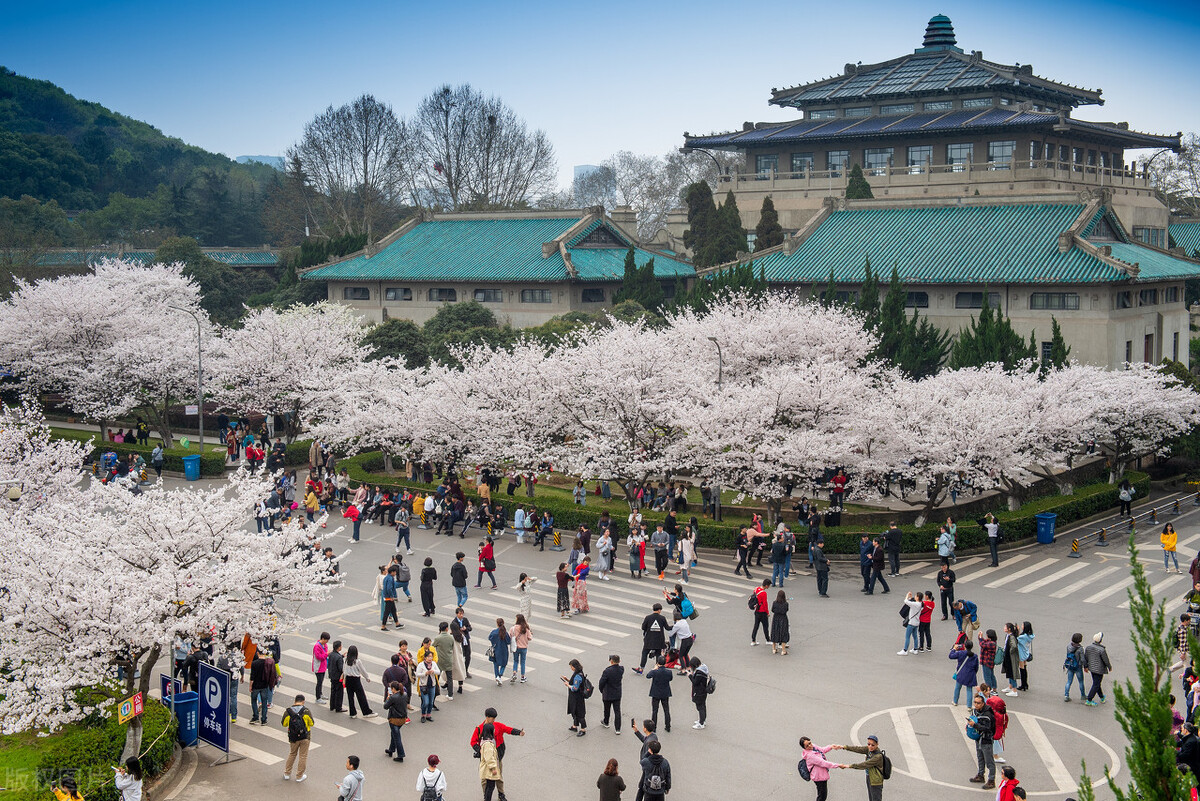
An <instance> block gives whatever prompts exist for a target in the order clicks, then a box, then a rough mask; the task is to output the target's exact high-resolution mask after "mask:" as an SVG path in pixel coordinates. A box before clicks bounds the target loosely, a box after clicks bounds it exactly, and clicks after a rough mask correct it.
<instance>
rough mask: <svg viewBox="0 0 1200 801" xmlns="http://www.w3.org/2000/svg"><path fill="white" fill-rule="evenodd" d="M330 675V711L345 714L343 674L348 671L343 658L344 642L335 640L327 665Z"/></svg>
mask: <svg viewBox="0 0 1200 801" xmlns="http://www.w3.org/2000/svg"><path fill="white" fill-rule="evenodd" d="M325 667H326V672H328V674H329V711H330V712H345V711H346V710H344V709H342V698H343V696H344V695H345V693H346V688H345V687H343V686H342V672H343V671H344V670H345V669H346V657H344V656H342V641H341V640H334V642H333V650H331V651H330V652H329V659H328V660H327V661H326V664H325Z"/></svg>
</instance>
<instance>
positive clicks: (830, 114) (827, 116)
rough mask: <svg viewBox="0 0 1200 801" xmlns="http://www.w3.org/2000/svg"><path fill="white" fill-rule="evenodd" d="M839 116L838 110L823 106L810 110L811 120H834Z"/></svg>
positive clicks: (809, 116)
mask: <svg viewBox="0 0 1200 801" xmlns="http://www.w3.org/2000/svg"><path fill="white" fill-rule="evenodd" d="M836 116H837V111H836V110H834V109H831V108H823V109H820V110H818V111H810V112H808V118H809V119H810V120H832V119H833V118H834V117H836Z"/></svg>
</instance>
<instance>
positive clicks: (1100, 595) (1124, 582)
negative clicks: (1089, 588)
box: [1083, 576, 1133, 604]
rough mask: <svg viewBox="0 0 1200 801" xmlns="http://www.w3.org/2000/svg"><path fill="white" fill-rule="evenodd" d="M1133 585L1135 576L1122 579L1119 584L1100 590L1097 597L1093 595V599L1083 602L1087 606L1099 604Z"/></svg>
mask: <svg viewBox="0 0 1200 801" xmlns="http://www.w3.org/2000/svg"><path fill="white" fill-rule="evenodd" d="M1132 583H1133V576H1126V577H1125V578H1123V579H1121V580H1120V581H1118V582H1117V583H1115V584H1113V585H1112V586H1111V587H1108V588H1106V589H1103V590H1100V592H1098V593H1096V594H1095V595H1093V596H1091V597H1088V598H1084V599H1083V602H1084V603H1085V604H1098V603H1100V602H1101V601H1103V600H1104V599H1105V598H1107V597H1108V596H1110V595H1113V594H1115V593H1118V592H1120V591H1121V590H1123V589H1125V588H1126V587H1128V586H1129V585H1130V584H1132Z"/></svg>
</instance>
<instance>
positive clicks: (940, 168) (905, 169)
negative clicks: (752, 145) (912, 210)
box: [720, 159, 1151, 191]
mask: <svg viewBox="0 0 1200 801" xmlns="http://www.w3.org/2000/svg"><path fill="white" fill-rule="evenodd" d="M848 173H849V170H848V169H835V170H800V171H794V172H780V171H775V170H768V171H764V172H757V173H737V174H733V175H722V176H721V177H720V180H721V181H722V182H724V183H732V184H735V186H734V187H733V188H735V189H744V190H746V191H756V190H762V189H767V188H780V189H821V188H827V189H834V188H844V187H845V185H846V182H847V180H848ZM863 175H865V176H867V177H869V178H882V179H883V180H882V181H872V185H877V186H881V187H888V186H920V185H925V184H941V185H947V184H975V183H1012V182H1017V181H1036V180H1053V181H1065V182H1069V183H1073V184H1087V185H1091V186H1119V187H1131V188H1138V189H1150V188H1151V183H1150V180H1149V178H1148V177H1147V176H1146V175H1145V174H1144V173H1139V172H1134V171H1133V170H1130V169H1126V168H1114V167H1101V166H1098V165H1089V164H1078V163H1075V162H1067V161H1045V160H1034V161H1031V160H1028V159H1023V160H1012V161H988V162H981V163H959V164H913V165H908V166H897V165H888V166H870V167H864V168H863ZM764 184H765V186H764Z"/></svg>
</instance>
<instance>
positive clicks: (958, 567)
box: [923, 556, 983, 579]
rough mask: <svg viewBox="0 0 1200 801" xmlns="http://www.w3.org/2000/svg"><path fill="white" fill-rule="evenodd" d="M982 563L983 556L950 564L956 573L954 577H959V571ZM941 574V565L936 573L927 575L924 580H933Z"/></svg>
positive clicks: (971, 557)
mask: <svg viewBox="0 0 1200 801" xmlns="http://www.w3.org/2000/svg"><path fill="white" fill-rule="evenodd" d="M982 561H983V557H982V556H970V557H967V558H966V559H960V560H959V561H957V562H951V563H950V569H951V570H952V571H954V575H956V576H957V575H958V571H960V570H962V569H963V568H964V567H971V566H972V565H976V564H979V563H980V562H982ZM941 572H942V568H941V566H940V565H939V566H938V569H937V570H935V571H934V572H932V573H926V574H925V575H924V576H923V578H927V579H933V578H937V574H938V573H941Z"/></svg>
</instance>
